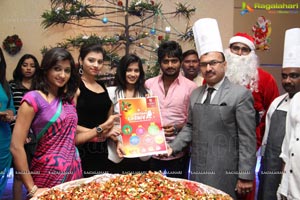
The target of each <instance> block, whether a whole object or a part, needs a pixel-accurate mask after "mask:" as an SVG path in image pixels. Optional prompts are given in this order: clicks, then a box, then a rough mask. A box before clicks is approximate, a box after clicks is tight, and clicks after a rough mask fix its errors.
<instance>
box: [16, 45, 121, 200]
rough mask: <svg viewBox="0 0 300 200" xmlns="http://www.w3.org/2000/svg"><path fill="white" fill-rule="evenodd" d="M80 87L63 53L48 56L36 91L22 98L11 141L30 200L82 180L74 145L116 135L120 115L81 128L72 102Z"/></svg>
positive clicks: (58, 50) (55, 50) (67, 55)
mask: <svg viewBox="0 0 300 200" xmlns="http://www.w3.org/2000/svg"><path fill="white" fill-rule="evenodd" d="M78 84H79V76H78V74H77V72H76V69H75V63H74V60H73V57H72V55H71V54H70V53H69V52H68V51H67V50H65V49H63V48H53V49H51V50H49V51H48V52H46V54H45V55H44V57H43V60H42V63H41V68H40V69H38V72H37V78H36V79H35V80H34V81H33V88H34V89H35V90H33V91H30V92H28V93H26V95H25V96H24V97H23V100H22V103H21V106H20V108H19V111H18V118H17V121H16V124H15V127H14V131H13V136H12V142H11V152H12V154H13V161H14V164H15V168H16V171H17V172H16V173H19V174H20V176H21V179H22V181H23V183H24V185H25V187H26V188H27V190H28V197H33V196H37V195H38V194H39V193H41V192H43V191H44V190H45V188H50V187H53V186H55V185H58V184H61V183H64V182H67V181H71V180H75V179H78V178H81V177H82V172H81V163H80V158H79V154H78V151H77V148H76V146H75V145H77V144H81V143H84V142H86V141H88V140H90V139H92V138H94V137H99V136H101V137H109V136H111V135H113V134H115V135H117V134H118V133H117V132H114V131H111V130H112V127H113V122H114V118H116V117H118V116H117V115H113V116H111V117H110V118H108V120H107V121H105V122H104V123H102V124H100V125H99V126H98V127H97V128H96V127H95V128H93V129H87V128H84V127H80V126H77V121H78V118H77V114H76V108H75V105H74V99H73V98H74V95H75V93H76V91H77V89H78ZM29 128H31V129H32V130H33V132H34V134H35V136H36V138H37V147H36V152H35V154H34V156H33V159H32V163H31V167H30V169H29V167H28V163H27V160H26V153H25V150H24V142H25V139H26V137H27V133H28V130H29ZM99 128H100V129H101V132H99ZM97 129H98V131H97ZM82 133H83V134H82Z"/></svg>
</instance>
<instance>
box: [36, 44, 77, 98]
mask: <svg viewBox="0 0 300 200" xmlns="http://www.w3.org/2000/svg"><path fill="white" fill-rule="evenodd" d="M64 60H68V61H70V65H71V75H70V79H69V81H68V82H67V84H66V85H64V86H63V87H61V88H59V90H58V96H59V97H62V98H64V99H65V100H67V101H71V100H72V99H73V97H74V95H75V93H76V91H77V89H78V86H79V80H80V79H79V75H78V72H77V70H76V68H75V62H74V59H73V57H72V55H71V54H70V52H69V51H67V50H66V49H64V48H59V47H55V48H53V49H50V50H49V51H47V52H46V53H45V55H44V57H43V59H42V62H41V67H40V68H38V70H37V75H36V78H34V79H33V83H32V85H33V89H35V90H40V91H42V92H43V93H45V94H46V95H48V93H49V89H50V85H49V82H48V80H47V73H48V71H49V70H50V69H51V68H53V67H55V65H56V64H57V62H59V61H64Z"/></svg>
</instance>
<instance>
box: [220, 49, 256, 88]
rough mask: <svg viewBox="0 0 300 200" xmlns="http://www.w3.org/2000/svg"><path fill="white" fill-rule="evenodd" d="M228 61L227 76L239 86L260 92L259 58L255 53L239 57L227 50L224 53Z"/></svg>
mask: <svg viewBox="0 0 300 200" xmlns="http://www.w3.org/2000/svg"><path fill="white" fill-rule="evenodd" d="M224 55H225V58H226V61H227V70H226V76H227V77H228V79H229V80H230V81H231V82H233V83H235V84H238V85H243V86H245V87H247V88H249V89H250V90H251V91H258V71H257V67H258V57H257V55H256V54H255V52H254V51H251V52H250V54H249V55H245V56H243V55H242V56H239V55H236V54H234V53H232V52H231V51H230V49H226V50H225V52H224Z"/></svg>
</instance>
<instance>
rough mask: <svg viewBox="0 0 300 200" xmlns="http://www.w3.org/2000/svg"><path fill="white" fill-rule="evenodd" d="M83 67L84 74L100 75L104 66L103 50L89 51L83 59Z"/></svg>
mask: <svg viewBox="0 0 300 200" xmlns="http://www.w3.org/2000/svg"><path fill="white" fill-rule="evenodd" d="M82 67H83V74H84V75H89V76H96V75H98V74H99V73H100V71H101V69H102V67H103V54H102V53H101V52H90V53H88V54H87V55H86V56H85V57H84V59H83V61H82Z"/></svg>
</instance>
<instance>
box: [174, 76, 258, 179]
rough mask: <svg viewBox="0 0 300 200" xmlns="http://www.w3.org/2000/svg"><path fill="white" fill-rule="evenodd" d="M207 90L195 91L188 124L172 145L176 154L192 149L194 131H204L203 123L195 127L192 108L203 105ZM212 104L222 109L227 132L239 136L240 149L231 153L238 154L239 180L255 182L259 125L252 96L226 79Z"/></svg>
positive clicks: (201, 88) (196, 124)
mask: <svg viewBox="0 0 300 200" xmlns="http://www.w3.org/2000/svg"><path fill="white" fill-rule="evenodd" d="M205 88H206V85H203V86H201V87H199V88H197V89H195V90H194V91H193V93H192V95H191V99H190V107H189V114H188V121H187V124H186V125H185V126H184V127H183V129H182V130H181V131H180V133H179V134H178V135H177V137H176V139H175V140H174V141H173V142H172V143H171V144H170V147H171V148H172V149H173V152H174V153H176V152H179V151H180V150H181V149H183V148H184V147H186V146H187V145H189V143H190V142H191V141H192V139H193V138H192V135H193V129H194V130H196V129H198V130H199V129H201V127H200V123H198V122H196V123H195V121H193V119H192V118H193V117H192V116H193V115H195V113H193V106H194V105H195V103H201V100H202V97H203V94H204V92H205ZM211 104H217V105H219V106H220V116H221V118H222V120H223V121H224V123H225V125H226V126H225V127H226V129H227V130H228V131H231V132H232V131H235V132H236V138H238V139H237V142H238V145H235V146H234V147H232V149H236V150H237V157H238V159H237V163H236V165H237V169H238V170H239V172H240V173H239V174H238V178H240V179H245V180H253V179H254V170H255V164H256V134H255V126H256V124H255V110H254V107H253V97H252V94H251V92H250V91H249V90H247V89H246V88H245V87H243V86H239V85H236V84H233V83H231V82H230V81H229V80H228V79H227V78H226V77H225V79H224V81H223V83H222V85H221V86H220V88H219V89H218V90H217V92H216V94H215V96H214V98H213V99H212V101H211ZM222 107H226V109H222ZM196 114H197V113H196ZM200 120H201V119H200ZM206 120H207V119H206ZM209 120H214V119H209ZM216 126H218V124H216ZM193 145H201V141H193ZM192 154H193V146H192ZM229 160H230V159H229ZM195 162H197V161H194V164H195ZM192 163H193V161H192ZM220 167H222V166H220ZM245 171H247V172H249V171H250V172H251V173H250V174H249V173H243V172H245Z"/></svg>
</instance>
